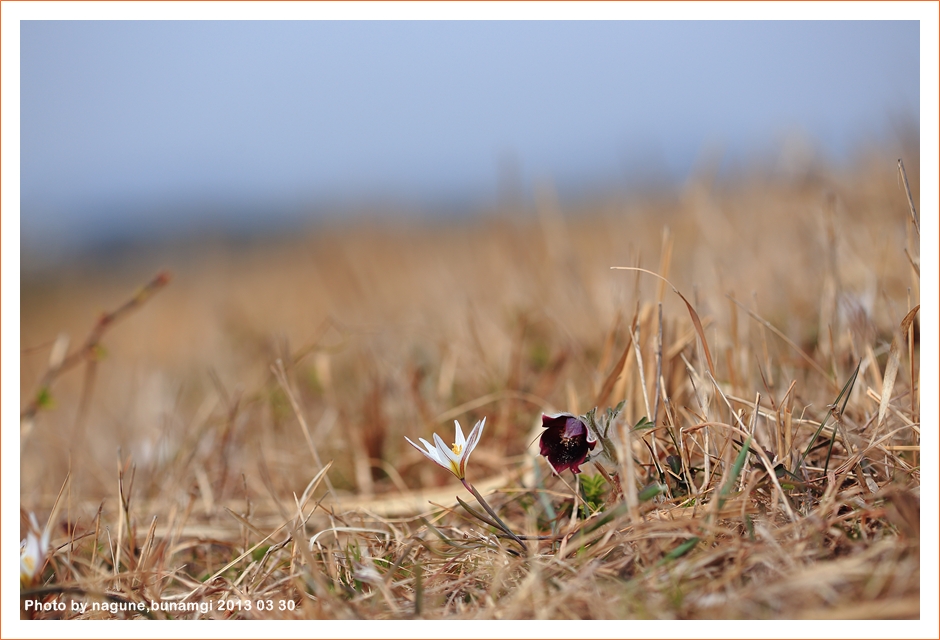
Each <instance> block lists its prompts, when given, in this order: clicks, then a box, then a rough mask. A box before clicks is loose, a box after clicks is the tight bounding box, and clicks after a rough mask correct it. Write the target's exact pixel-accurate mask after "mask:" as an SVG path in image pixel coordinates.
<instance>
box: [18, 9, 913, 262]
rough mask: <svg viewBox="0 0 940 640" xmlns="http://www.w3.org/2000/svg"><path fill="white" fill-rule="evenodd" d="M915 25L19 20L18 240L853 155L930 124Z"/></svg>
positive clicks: (449, 200) (32, 243) (579, 187)
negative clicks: (796, 146)
mask: <svg viewBox="0 0 940 640" xmlns="http://www.w3.org/2000/svg"><path fill="white" fill-rule="evenodd" d="M919 29H920V27H919V24H918V23H917V22H916V21H893V22H888V21H855V22H852V21H825V22H824V21H802V22H800V21H766V22H765V21H739V22H728V21H716V22H696V21H690V22H685V21H678V22H669V21H666V22H660V21H643V22H641V21H617V22H613V21H49V20H43V21H35V20H34V21H24V22H22V23H21V27H20V38H21V41H20V56H21V58H20V73H21V76H20V136H21V137H20V171H21V174H20V189H21V191H20V214H21V219H20V224H21V242H22V246H23V250H24V251H29V250H31V249H35V250H41V249H42V248H43V247H46V246H59V245H62V244H63V243H66V244H67V243H81V242H85V241H89V240H91V239H94V238H101V237H106V236H108V234H115V233H118V234H129V235H131V236H133V235H134V234H143V233H151V232H154V231H165V230H168V229H170V230H172V229H174V228H180V229H186V228H188V227H187V226H186V225H190V226H193V225H195V226H198V225H199V224H201V223H202V224H206V225H222V226H225V225H227V224H232V225H235V224H237V222H238V221H244V220H245V219H249V220H251V221H252V222H253V223H258V222H259V221H261V220H269V219H270V220H272V221H273V220H276V219H277V218H278V217H279V216H280V217H290V216H292V215H293V216H298V215H311V214H312V213H313V212H316V211H324V210H327V209H330V208H336V207H340V208H342V207H349V208H355V207H367V206H370V205H374V204H376V203H387V204H390V205H401V204H402V203H405V204H407V205H408V206H417V207H423V208H425V209H429V210H434V209H435V208H439V209H441V210H446V209H448V208H454V207H457V206H463V207H466V206H468V205H469V206H473V207H477V206H481V207H485V206H492V205H493V204H494V203H497V202H498V201H499V198H500V196H501V194H502V193H504V192H505V191H506V189H507V188H509V189H510V190H514V191H518V192H519V193H520V194H521V197H522V198H526V197H528V196H529V194H531V192H532V189H533V186H534V185H537V184H540V183H545V182H549V183H551V184H554V185H555V186H556V187H557V188H558V189H559V190H560V192H561V193H562V195H565V194H575V195H577V194H583V193H586V192H589V191H591V190H592V189H618V188H622V189H629V188H633V187H637V186H643V184H644V183H647V182H648V183H657V181H667V182H668V181H680V182H681V181H682V180H683V179H685V178H686V177H687V176H688V175H689V172H690V171H692V170H693V168H694V167H695V166H696V162H697V161H698V159H699V158H700V157H701V156H702V153H703V151H705V150H709V149H720V150H721V152H722V153H724V154H725V157H726V158H731V159H734V158H747V157H750V156H754V155H759V154H768V153H770V154H772V153H774V151H775V150H776V149H779V147H780V146H781V144H782V143H783V141H784V140H786V139H788V137H790V138H792V136H794V135H796V136H802V137H803V138H805V139H806V140H809V141H812V144H813V145H814V146H815V148H816V149H817V152H818V153H819V154H820V155H821V156H822V157H824V158H826V159H829V160H832V161H835V162H839V161H843V160H845V159H846V158H848V157H850V156H851V153H852V151H853V150H854V149H856V148H857V147H858V146H859V145H860V144H865V143H867V142H871V141H883V140H889V141H890V139H891V137H892V136H896V135H897V128H898V126H899V125H900V124H903V123H905V122H907V123H910V122H913V123H917V122H918V119H919V117H920V110H919V104H920V36H919ZM265 224H267V222H265ZM122 237H123V236H122Z"/></svg>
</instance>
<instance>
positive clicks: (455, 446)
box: [450, 443, 463, 456]
mask: <svg viewBox="0 0 940 640" xmlns="http://www.w3.org/2000/svg"><path fill="white" fill-rule="evenodd" d="M450 450H451V451H453V452H454V455H455V456H459V455H460V452H461V451H463V445H460V444H457V443H454V444H452V445H451V446H450Z"/></svg>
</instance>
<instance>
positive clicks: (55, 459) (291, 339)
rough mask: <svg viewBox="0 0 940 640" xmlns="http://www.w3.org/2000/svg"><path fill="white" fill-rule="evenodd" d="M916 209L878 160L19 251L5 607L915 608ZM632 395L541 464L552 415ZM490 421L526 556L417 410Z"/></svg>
mask: <svg viewBox="0 0 940 640" xmlns="http://www.w3.org/2000/svg"><path fill="white" fill-rule="evenodd" d="M915 157H916V156H915ZM908 168H909V169H912V168H911V167H908ZM912 173H913V174H914V175H916V167H915V168H913V169H912ZM917 186H918V185H917V183H916V181H915V183H914V184H912V188H913V192H914V194H915V197H914V198H913V201H914V202H916V201H917V198H916V193H917ZM915 220H916V218H913V217H912V211H911V208H910V207H909V205H908V201H907V198H906V196H905V195H904V194H903V193H901V192H899V191H898V189H897V179H896V175H895V173H894V166H893V164H892V163H886V164H885V163H882V164H880V165H874V166H866V165H860V166H859V167H858V168H857V169H856V171H855V173H849V174H843V175H839V174H834V173H833V174H825V173H820V174H819V175H818V176H816V179H814V180H812V181H802V182H793V181H791V182H777V181H758V180H757V179H756V178H755V179H752V180H750V181H744V182H738V183H730V184H726V185H711V186H709V185H701V184H700V185H693V186H691V187H690V188H689V189H688V190H686V191H685V192H684V193H682V194H679V196H674V197H663V198H662V199H660V200H648V201H644V202H642V203H637V202H629V201H627V202H624V201H612V202H609V203H601V204H596V205H595V206H594V207H593V208H592V210H591V211H569V212H565V213H564V214H563V213H562V211H561V205H559V204H558V203H557V202H556V201H554V200H553V199H552V198H551V196H550V194H547V195H544V196H543V197H542V198H541V199H540V200H539V204H538V206H537V207H536V210H535V211H534V212H532V213H531V215H519V216H517V217H513V218H507V217H499V216H498V215H496V214H494V215H493V216H490V217H483V218H481V219H478V220H474V221H470V222H461V223H453V224H440V225H427V226H407V225H402V226H394V225H392V226H390V227H369V226H361V227H360V226H355V225H352V226H349V227H335V228H326V227H321V228H318V229H315V230H313V231H311V233H310V235H309V236H307V237H294V238H290V239H285V240H283V241H281V242H279V243H276V244H264V243H259V244H257V245H253V246H250V247H247V248H244V249H243V250H242V251H241V252H240V253H239V254H238V255H233V254H229V253H226V252H225V251H223V250H219V251H206V252H204V255H203V257H199V256H188V257H186V258H185V259H179V260H178V261H177V262H176V263H174V262H173V260H171V261H170V263H169V264H165V265H162V266H167V267H168V268H169V270H170V271H171V272H172V273H173V276H174V277H173V282H172V284H171V285H170V286H168V287H166V288H165V291H161V292H160V294H159V296H155V297H153V299H148V300H147V301H146V304H143V299H142V298H133V300H138V303H135V304H132V305H131V307H120V303H121V300H122V299H126V296H127V292H128V291H130V290H132V289H131V286H130V284H129V283H128V282H124V281H122V278H121V277H120V274H117V273H112V274H111V275H110V276H109V278H105V279H103V280H100V279H96V278H95V277H94V273H95V272H94V267H93V266H87V265H86V266H76V267H75V268H74V269H73V271H72V274H71V276H70V278H69V279H68V280H67V281H66V280H64V279H63V280H57V279H55V278H51V279H48V280H47V281H46V282H45V283H44V284H43V285H42V286H40V285H39V284H38V283H37V284H36V286H35V287H33V285H32V284H31V281H30V279H29V278H28V277H27V278H25V279H24V282H23V298H22V318H23V333H22V347H23V352H22V360H21V362H22V364H21V376H22V384H21V389H22V392H21V400H22V406H23V407H24V412H23V422H22V427H21V436H22V456H21V486H22V492H21V501H22V505H23V509H24V514H25V513H26V512H28V511H34V512H36V513H37V515H39V516H40V518H39V522H45V521H46V520H48V521H49V523H50V525H51V529H50V532H51V553H50V554H48V555H47V556H46V557H44V558H42V559H41V560H42V562H41V566H40V569H39V570H38V572H37V573H36V575H35V577H33V578H29V579H26V580H24V585H23V588H22V591H21V604H22V607H21V610H22V613H23V616H24V617H28V618H37V619H38V618H69V619H74V618H82V619H93V618H133V619H146V618H153V619H167V618H169V619H233V618H234V619H264V620H271V619H314V618H317V619H403V618H417V619H441V618H474V619H519V618H550V619H563V618H570V619H592V618H637V619H655V620H659V619H702V618H748V619H753V618H787V619H790V618H813V619H823V618H917V617H919V615H920V609H919V581H920V515H919V504H920V498H919V487H920V449H919V447H920V389H919V387H918V386H917V381H918V380H919V362H920V361H919V340H918V337H917V336H918V333H919V326H918V320H917V318H918V314H917V308H918V301H919V271H918V269H919V262H918V260H919V254H918V248H919V236H918V233H919V231H918V230H917V228H916V226H915V224H914V221H915ZM664 221H668V226H666V225H664ZM145 266H146V265H145ZM614 266H619V267H630V268H635V269H640V270H627V271H624V270H612V269H611V267H614ZM136 268H142V267H136ZM647 272H652V273H654V274H657V275H659V276H662V277H664V278H667V279H668V280H669V282H670V283H672V285H674V286H675V290H673V289H672V288H671V287H670V286H669V285H667V284H664V283H663V282H662V281H661V280H660V279H658V278H655V277H653V276H651V275H649V273H647ZM136 273H137V272H134V274H135V275H134V277H136ZM96 282H102V284H100V286H98V285H96ZM138 282H139V280H138ZM677 293H679V294H681V296H682V297H680V295H676V294H677ZM683 297H684V300H683ZM102 301H107V302H102ZM95 305H104V306H105V308H106V309H111V310H113V309H120V308H125V309H129V310H132V311H133V313H132V314H130V313H129V314H128V315H127V317H126V319H125V320H124V321H122V322H121V323H115V324H113V326H111V325H110V324H109V326H108V328H107V332H103V331H101V330H100V329H95V330H94V331H93V332H92V339H89V341H87V342H86V343H85V344H86V345H89V344H90V345H92V347H91V348H87V349H85V350H84V351H75V350H74V347H73V348H72V350H69V349H68V348H67V343H66V342H64V340H65V339H64V338H62V339H61V340H60V341H58V342H56V336H57V335H59V334H60V332H64V333H65V334H66V335H68V336H82V335H84V333H83V332H84V331H87V329H88V327H87V325H90V324H93V321H92V319H93V318H94V317H96V316H95V314H96V312H97V311H100V309H95V308H94V307H95ZM104 317H108V316H104ZM56 344H58V346H54V345H56ZM72 344H78V343H75V342H73V343H72ZM64 345H65V346H64ZM79 362H81V363H82V364H83V365H84V366H83V368H81V369H80V371H81V372H77V370H76V369H71V370H65V369H64V368H63V367H62V363H79ZM50 372H51V373H52V375H50ZM621 400H622V401H624V403H623V406H622V411H621V412H620V414H619V415H618V417H617V418H616V419H615V420H613V422H612V423H611V425H610V432H609V433H610V434H611V438H612V440H611V442H612V443H613V444H612V445H611V446H612V447H613V449H615V450H616V452H618V453H617V454H616V456H615V457H616V458H617V461H616V463H615V464H614V465H613V466H609V467H608V468H605V469H603V472H602V470H600V469H596V468H595V467H594V465H592V464H585V465H584V473H583V474H582V475H580V476H578V477H574V476H572V475H571V474H570V473H567V472H566V473H565V474H563V476H561V477H553V476H552V475H551V472H550V470H549V469H548V467H547V465H546V464H545V463H544V461H543V460H541V459H540V457H539V456H538V445H537V440H538V436H539V433H540V431H539V425H540V419H539V418H540V415H541V413H542V412H549V411H567V412H570V413H572V414H575V415H579V414H583V413H585V412H587V411H588V410H590V409H592V408H594V407H598V408H599V411H600V413H599V414H598V415H600V414H601V413H603V411H604V410H605V409H606V408H607V407H613V406H615V405H617V404H618V403H619V402H620V401H621ZM483 417H486V419H487V422H486V430H485V432H484V435H483V438H482V441H481V443H480V445H479V447H478V448H477V449H476V450H475V452H474V455H473V458H472V460H471V462H470V466H469V471H468V476H469V478H470V479H471V480H472V482H473V484H474V485H475V486H476V488H477V489H479V491H480V493H481V494H482V495H483V496H485V498H486V500H487V502H488V503H489V504H490V505H491V506H492V507H493V509H494V511H495V512H496V513H497V514H498V515H499V517H500V518H501V519H502V520H503V521H505V522H506V523H507V525H508V526H509V527H510V528H511V529H512V531H513V532H514V533H515V534H516V535H518V536H519V537H520V538H521V539H522V540H523V541H524V544H525V547H526V551H524V552H523V551H520V547H521V545H520V544H518V543H515V542H514V541H513V540H512V539H510V538H509V537H508V536H507V535H505V534H504V533H503V532H502V531H501V530H500V529H499V527H493V526H490V525H488V524H486V523H485V522H482V521H481V520H480V519H478V518H476V517H474V516H473V515H472V514H471V513H469V512H468V511H467V510H465V509H464V508H463V507H461V506H460V505H459V504H458V503H457V501H456V500H455V496H458V495H459V496H460V497H461V499H462V500H465V501H466V502H467V503H468V504H472V501H471V496H470V495H469V494H468V493H467V492H466V491H465V490H464V489H463V488H462V487H461V486H460V485H459V483H456V482H454V479H453V477H452V476H451V475H450V474H449V473H448V472H447V471H445V470H444V469H441V468H439V467H438V466H436V465H433V464H430V463H429V462H428V461H427V460H426V459H425V458H423V457H421V456H420V455H419V454H418V453H417V452H415V451H413V450H412V449H411V448H410V447H409V446H407V443H406V442H405V439H404V436H409V437H411V438H412V439H415V438H417V437H419V436H421V437H425V438H430V435H431V433H432V432H435V431H437V432H443V431H447V430H449V428H450V427H449V426H448V425H449V424H450V423H451V422H452V421H453V420H454V419H459V420H460V421H461V422H462V423H463V424H467V422H469V423H470V424H473V423H474V422H476V421H477V420H480V419H482V418H483ZM448 444H449V443H448ZM604 474H606V476H607V477H606V479H605V477H604ZM22 527H23V532H24V537H25V533H26V531H27V530H28V529H29V528H30V527H31V525H30V524H29V521H28V518H27V517H26V516H24V518H23V525H22ZM72 603H76V604H75V608H72V607H73V605H72ZM59 605H62V606H64V609H62V608H56V607H58V606H59Z"/></svg>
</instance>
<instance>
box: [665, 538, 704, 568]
mask: <svg viewBox="0 0 940 640" xmlns="http://www.w3.org/2000/svg"><path fill="white" fill-rule="evenodd" d="M699 540H701V538H699V537H698V536H695V537H694V538H689V539H688V540H686V541H685V542H683V543H682V544H680V545H679V546H678V547H676V548H675V549H673V550H672V551H670V552H669V553H667V554H666V555H665V556H663V559H662V560H661V563H662V562H671V561H672V560H676V559H678V558H681V557H682V556H684V555H685V554H687V553H688V552H689V551H691V550H692V549H693V548H694V547H695V545H697V544H698V543H699Z"/></svg>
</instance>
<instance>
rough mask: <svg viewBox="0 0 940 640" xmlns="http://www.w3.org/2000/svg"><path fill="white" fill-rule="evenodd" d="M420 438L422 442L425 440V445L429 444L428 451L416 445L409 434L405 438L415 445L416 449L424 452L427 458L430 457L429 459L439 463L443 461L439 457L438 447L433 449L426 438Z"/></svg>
mask: <svg viewBox="0 0 940 640" xmlns="http://www.w3.org/2000/svg"><path fill="white" fill-rule="evenodd" d="M418 439H419V440H420V441H421V442H423V443H424V444H425V446H427V448H428V450H427V451H425V450H424V449H422V448H421V447H419V446H418V445H416V444H415V443H414V442H412V441H411V438H409V437H408V436H405V440H407V441H408V444H410V445H411V446H412V447H414V448H415V449H417V450H418V451H420V452H421V453H423V454H424V457H425V458H428V459H429V460H431V462H436V463H437V464H441V461H440V460H438V459H437V449H432V448H431V446H430V445H429V444H428V442H427V441H426V440H425V439H424V438H418Z"/></svg>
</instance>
